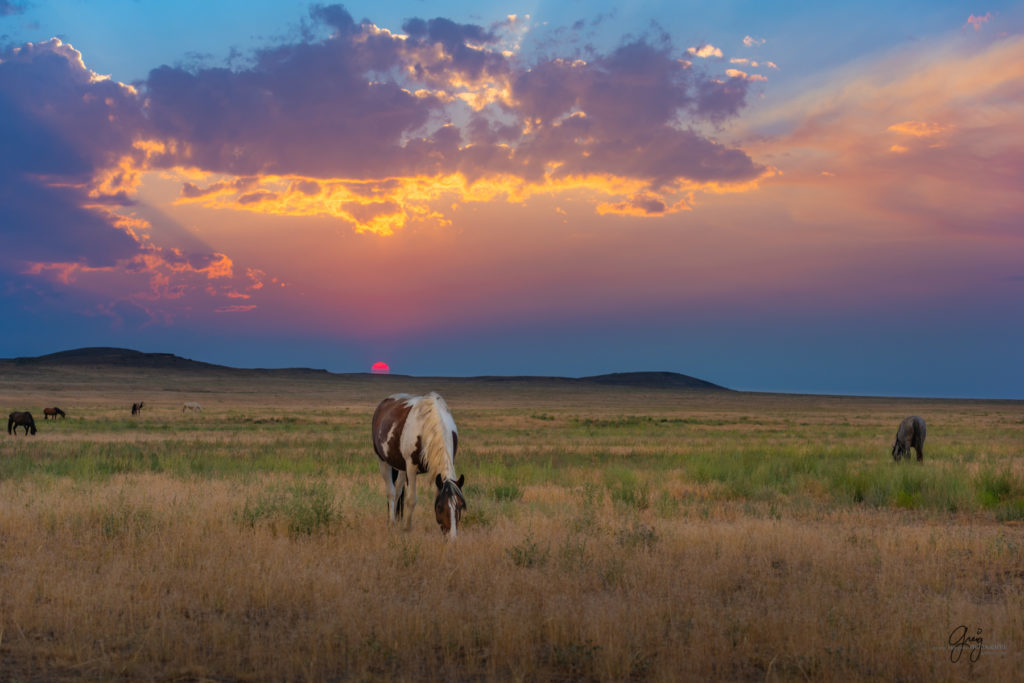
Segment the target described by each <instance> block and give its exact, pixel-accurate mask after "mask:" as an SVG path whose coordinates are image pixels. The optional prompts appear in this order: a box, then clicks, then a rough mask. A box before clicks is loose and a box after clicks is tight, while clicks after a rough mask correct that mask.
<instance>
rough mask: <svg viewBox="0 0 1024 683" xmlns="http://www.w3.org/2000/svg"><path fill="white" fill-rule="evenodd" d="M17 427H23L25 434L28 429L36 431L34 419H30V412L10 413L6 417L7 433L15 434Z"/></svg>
mask: <svg viewBox="0 0 1024 683" xmlns="http://www.w3.org/2000/svg"><path fill="white" fill-rule="evenodd" d="M18 427H24V428H25V435H26V436H27V435H28V433H29V430H32V433H33V434H35V433H36V421H35V420H33V419H32V413H17V412H15V413H11V414H10V416H9V417H8V418H7V433H8V434H17V433H18Z"/></svg>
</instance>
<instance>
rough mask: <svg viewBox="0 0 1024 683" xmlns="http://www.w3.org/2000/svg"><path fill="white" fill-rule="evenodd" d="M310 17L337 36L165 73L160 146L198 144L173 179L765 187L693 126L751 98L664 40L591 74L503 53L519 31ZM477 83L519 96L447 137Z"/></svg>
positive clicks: (181, 151) (322, 9)
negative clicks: (508, 179)
mask: <svg viewBox="0 0 1024 683" xmlns="http://www.w3.org/2000/svg"><path fill="white" fill-rule="evenodd" d="M310 14H311V17H312V18H313V19H314V20H315V21H318V22H320V23H322V24H324V25H326V26H328V27H330V28H331V29H333V31H332V33H331V36H330V37H329V38H327V39H324V40H320V41H314V40H313V39H311V38H310V39H308V40H306V41H304V42H301V43H295V44H290V45H282V46H278V47H275V48H273V49H267V50H264V51H261V52H259V53H257V55H256V58H255V60H254V61H253V62H252V63H251V66H249V67H247V68H244V69H241V70H232V69H227V68H205V69H185V68H181V67H169V66H163V67H160V68H158V69H155V70H153V71H152V72H151V73H150V76H149V79H148V81H147V82H146V84H145V95H146V97H147V101H148V108H147V115H148V120H149V121H150V122H151V124H152V125H153V127H154V129H155V131H156V132H157V134H158V135H159V136H160V137H162V138H164V139H169V140H176V141H179V142H183V143H185V144H181V145H177V146H176V147H175V148H174V150H175V151H174V152H173V153H171V154H170V155H168V156H167V157H165V158H163V159H160V160H159V163H163V164H166V165H174V164H187V165H195V166H198V167H200V168H202V169H204V170H208V171H217V172H229V173H234V174H262V173H274V174H291V175H301V176H307V177H320V178H329V177H347V178H366V177H372V178H385V177H395V176H406V175H414V174H434V173H450V172H453V171H456V170H458V171H461V172H462V173H464V174H465V175H466V176H467V177H468V178H470V179H471V180H472V179H476V178H479V177H484V176H487V175H489V174H495V173H503V174H509V173H511V174H515V175H519V176H521V177H523V178H524V179H527V180H536V179H538V178H541V177H542V176H543V175H544V173H545V172H546V171H545V169H546V168H548V167H549V166H550V165H551V164H552V163H556V164H558V165H559V166H560V170H559V173H562V174H593V173H601V174H612V175H626V176H629V177H632V178H635V179H641V180H644V181H648V182H650V183H651V186H652V187H657V186H660V185H663V184H665V183H671V182H673V181H676V180H690V181H697V182H705V181H720V182H740V181H745V180H749V179H751V178H754V177H756V176H757V175H759V174H760V173H761V172H762V171H763V167H761V166H759V165H757V164H755V163H754V162H753V161H752V160H751V159H750V158H749V157H748V156H747V155H746V154H745V153H744V152H743V151H742V150H739V149H734V148H727V147H724V146H722V145H719V144H716V143H713V142H711V141H710V140H708V139H706V138H704V137H702V136H701V135H699V134H698V133H695V132H693V131H692V130H691V128H690V126H689V125H688V124H689V123H690V122H698V121H709V122H712V123H720V122H722V121H724V120H725V119H728V118H729V117H732V116H735V115H736V114H737V113H738V112H739V110H740V109H741V108H742V107H743V105H744V104H745V99H746V94H747V87H748V85H747V82H746V81H745V80H743V79H739V78H733V79H725V80H723V79H720V78H716V77H713V76H711V75H708V74H706V73H703V72H700V71H699V70H697V69H695V68H693V67H692V66H691V64H690V63H689V62H688V61H686V60H683V59H680V58H678V57H676V56H674V55H673V52H672V46H671V44H670V41H669V39H668V37H667V36H665V35H663V34H661V35H659V36H658V39H657V44H656V45H655V44H651V43H650V42H648V41H647V40H634V41H631V42H629V43H627V44H624V45H622V46H620V47H619V48H617V49H615V50H613V51H612V52H610V53H608V54H605V55H597V56H594V57H592V58H591V59H589V60H588V61H585V62H584V61H580V60H572V59H561V58H542V59H538V60H537V61H536V62H535V63H532V64H527V63H525V60H524V59H523V58H522V57H520V56H509V54H508V53H506V52H504V51H503V50H502V49H501V47H500V45H501V34H500V32H501V31H502V30H504V29H507V28H508V27H502V26H500V25H495V26H494V27H492V28H490V29H488V28H484V27H481V26H476V25H473V24H458V23H455V22H453V21H450V20H448V19H444V18H435V19H429V20H426V19H419V18H414V19H409V20H407V21H406V22H405V23H404V24H403V30H404V31H405V33H406V35H405V36H404V37H400V36H396V35H393V34H391V33H389V32H387V31H384V30H380V29H377V28H376V27H374V26H373V25H372V24H370V23H367V22H366V21H365V20H364V22H363V23H357V22H355V21H354V20H353V18H352V17H351V15H350V14H349V13H348V12H347V11H346V10H345V9H344V8H342V7H341V6H338V5H331V6H317V7H314V8H313V9H312V10H311V13H310ZM466 83H470V84H474V83H476V84H479V83H489V84H493V85H495V86H496V87H498V88H499V89H500V88H506V89H507V92H508V97H507V98H506V99H505V100H504V101H502V102H500V103H494V104H492V105H491V106H490V107H487V108H486V109H484V110H481V111H478V112H475V113H473V114H472V115H471V116H470V117H469V119H468V121H469V122H468V123H464V124H461V125H460V126H458V127H455V126H451V125H441V124H442V123H443V122H444V121H445V120H446V119H448V120H450V119H451V117H452V116H453V112H454V111H455V110H456V109H455V108H454V107H455V104H458V101H457V100H456V101H455V104H453V103H452V102H451V101H450V94H451V93H452V92H453V91H455V90H457V85H456V84H459V85H463V86H464V85H465V84H466ZM446 93H447V94H446ZM572 114H579V116H576V117H572V116H571V115H572ZM463 118H465V117H463ZM523 121H527V122H529V125H528V126H527V127H526V128H525V129H524V126H523V124H522V122H523ZM466 143H470V144H468V145H467V144H466ZM186 192H194V188H187V189H186Z"/></svg>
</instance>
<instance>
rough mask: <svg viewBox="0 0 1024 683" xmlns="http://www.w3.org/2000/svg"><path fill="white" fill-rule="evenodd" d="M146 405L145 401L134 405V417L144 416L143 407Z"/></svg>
mask: <svg viewBox="0 0 1024 683" xmlns="http://www.w3.org/2000/svg"><path fill="white" fill-rule="evenodd" d="M144 405H145V402H144V401H139V402H138V403H133V404H132V415H141V414H142V406H144Z"/></svg>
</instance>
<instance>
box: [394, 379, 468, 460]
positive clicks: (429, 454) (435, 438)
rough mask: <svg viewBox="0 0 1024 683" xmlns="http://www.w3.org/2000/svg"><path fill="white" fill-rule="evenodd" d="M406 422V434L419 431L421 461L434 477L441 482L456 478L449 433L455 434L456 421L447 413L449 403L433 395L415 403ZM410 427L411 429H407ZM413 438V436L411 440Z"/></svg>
mask: <svg viewBox="0 0 1024 683" xmlns="http://www.w3.org/2000/svg"><path fill="white" fill-rule="evenodd" d="M409 418H410V419H411V421H412V424H409V420H407V421H406V433H409V434H415V433H416V432H419V434H420V438H421V449H422V450H421V453H420V458H421V462H423V464H425V465H426V467H427V472H429V473H430V476H431V477H433V476H434V475H436V474H440V475H441V477H442V478H443V479H452V480H454V479H455V447H454V443H453V442H452V433H453V432H454V433H458V430H457V429H456V428H455V420H454V419H453V418H452V414H451V412H450V411H449V410H448V404H447V403H445V402H444V399H443V398H441V396H440V395H438V394H437V393H435V392H430V393H429V394H427V395H426V396H422V397H419V399H418V400H415V403H414V404H413V406H412V410H411V411H410V412H409ZM409 427H413V429H412V430H409V429H408V428H409ZM414 438H415V437H414Z"/></svg>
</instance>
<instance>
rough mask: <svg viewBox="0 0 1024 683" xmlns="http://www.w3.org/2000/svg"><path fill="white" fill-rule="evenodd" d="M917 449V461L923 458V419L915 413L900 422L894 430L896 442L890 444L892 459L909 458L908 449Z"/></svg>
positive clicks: (897, 460)
mask: <svg viewBox="0 0 1024 683" xmlns="http://www.w3.org/2000/svg"><path fill="white" fill-rule="evenodd" d="M911 448H914V449H916V450H917V461H918V462H921V461H922V460H924V420H923V419H922V418H920V417H917V416H916V415H913V416H911V417H908V418H907V419H905V420H904V421H903V422H901V423H900V428H899V429H898V430H897V431H896V442H895V443H894V444H893V445H892V459H893V460H895V461H896V462H899V461H900V458H908V459H909V458H910V449H911Z"/></svg>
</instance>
